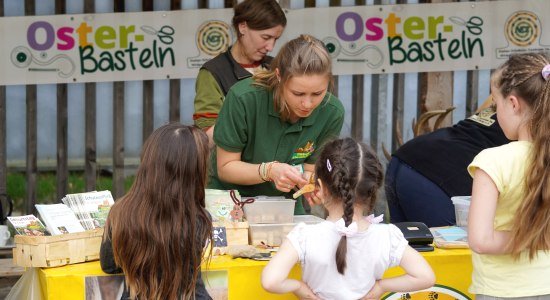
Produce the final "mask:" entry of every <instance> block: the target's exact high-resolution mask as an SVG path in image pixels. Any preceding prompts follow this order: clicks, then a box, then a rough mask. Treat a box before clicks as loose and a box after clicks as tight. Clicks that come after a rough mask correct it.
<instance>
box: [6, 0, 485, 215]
mask: <svg viewBox="0 0 550 300" xmlns="http://www.w3.org/2000/svg"><path fill="white" fill-rule="evenodd" d="M5 1H6V0H0V17H1V16H3V15H4V2H5ZM38 1H39V0H25V2H24V7H25V9H24V13H25V15H27V16H30V15H35V10H36V3H37V2H38ZM66 1H67V0H55V13H56V14H65V13H66V3H67V2H66ZM80 1H83V12H84V13H94V12H95V2H96V1H95V0H80ZM189 1H190V0H189ZM195 1H197V2H196V3H197V7H198V8H208V7H209V1H208V0H195ZM292 1H294V0H280V3H281V6H282V7H283V8H290V7H291V4H292ZM451 1H452V0H431V1H430V0H420V2H421V3H427V2H451ZM237 2H238V1H237V0H224V2H223V3H224V6H225V7H226V8H229V7H232V6H233V5H234V4H236V3H237ZM113 3H114V5H113V12H124V11H125V1H119V0H114V1H113ZM370 3H373V4H375V5H379V4H389V3H390V1H389V0H373V1H370ZM391 3H397V4H406V3H407V0H395V1H393V2H391ZM141 5H142V10H143V11H153V10H154V0H142V2H141ZM303 5H304V7H315V6H317V5H318V3H317V2H316V1H315V0H303ZM341 5H342V3H341V1H340V0H330V1H329V6H333V7H337V6H341ZM354 5H356V6H361V5H367V1H366V0H355V2H354ZM181 7H182V1H181V0H170V9H171V10H179V9H181ZM367 76H368V79H370V86H367V87H365V82H366V79H367ZM417 78H418V97H417V99H418V100H417V101H418V103H417V107H418V109H417V111H416V116H417V117H418V116H419V115H420V114H421V113H422V112H424V111H426V110H427V109H439V108H446V107H448V106H450V105H452V101H453V92H452V88H453V72H438V73H419V74H417ZM334 79H335V87H336V89H335V90H334V93H335V94H338V93H339V90H338V88H337V87H338V81H339V78H338V76H335V78H334ZM167 80H168V81H169V92H168V95H167V97H169V99H168V106H169V107H168V111H169V114H168V115H169V120H170V121H180V120H181V109H182V108H181V107H180V99H181V95H183V94H185V95H187V94H194V92H195V91H194V90H181V86H182V85H181V80H179V79H173V78H167ZM390 80H392V81H393V90H392V91H388V82H389V81H390ZM478 81H479V74H478V71H477V70H474V71H468V72H467V84H466V86H465V87H464V88H465V89H466V99H467V103H466V115H469V114H471V113H472V112H474V111H475V109H477V101H476V100H477V94H478V89H479V86H478V85H479V84H478ZM154 87H155V86H154V81H153V80H145V81H143V99H142V109H143V118H142V125H143V129H142V132H141V135H142V138H143V140H145V139H146V138H147V137H148V136H149V134H151V132H152V131H153V130H154V107H155V106H154ZM67 89H68V87H67V84H58V85H57V108H56V109H57V117H56V118H57V119H56V122H57V129H56V132H57V156H56V157H57V164H56V168H57V173H56V174H57V184H56V188H57V198H58V199H61V198H62V197H63V196H64V195H65V194H66V193H67V191H68V174H69V171H68V169H69V168H68V154H67V153H68V149H67V147H68V142H67V141H68V132H67V131H68V130H67V126H68V110H67V106H68V100H67ZM25 90H26V166H25V176H26V197H25V212H23V213H35V210H34V204H35V203H36V200H37V199H36V189H37V176H38V172H39V170H38V167H37V156H38V155H37V153H38V152H37V150H38V149H37V125H38V124H37V86H36V85H27V86H26V87H25ZM365 91H370V92H368V93H365ZM390 92H391V94H392V95H393V96H392V98H391V99H388V95H389V94H390ZM404 93H405V74H381V75H353V76H351V99H352V100H350V101H351V133H350V134H351V136H353V137H355V138H357V139H359V140H364V139H365V132H363V131H364V130H363V128H364V127H365V126H364V124H365V122H368V126H367V127H368V128H369V129H370V130H369V132H368V136H369V140H368V141H367V142H369V143H370V144H371V145H372V146H373V147H374V148H375V149H380V145H381V143H382V141H383V140H384V137H382V136H381V135H382V134H384V132H388V130H389V131H391V132H392V142H391V145H387V146H389V147H388V149H392V150H395V148H396V147H397V146H398V144H399V142H400V141H399V136H398V135H399V133H400V132H402V131H403V128H404V126H408V125H407V124H405V125H404V124H403V115H404V101H405V95H404ZM365 94H366V95H367V97H368V98H370V99H366V98H365ZM96 101H97V99H96V84H95V83H85V84H84V112H85V121H84V122H85V127H84V131H85V132H84V140H85V141H84V153H83V156H84V165H83V166H82V169H83V170H84V174H85V175H84V176H85V188H86V190H88V191H89V190H94V189H96V177H97V173H98V164H97V136H96V129H97V124H96V122H97V110H96ZM388 102H390V103H392V105H391V110H392V121H391V124H389V125H386V124H388V123H389V122H388V121H386V118H387V117H386V114H385V107H386V103H388ZM366 105H370V107H369V109H370V115H364V113H363V112H364V109H365V108H366V107H365V106H366ZM124 108H125V82H123V81H120V82H114V83H113V103H112V109H113V141H112V150H113V154H112V166H113V189H112V193H113V196H114V197H115V198H118V197H120V196H122V195H123V194H124V177H125V165H124V159H125V152H124V140H125V136H124ZM191 109H192V108H191ZM186 113H187V112H186ZM6 114H7V109H6V87H5V86H0V196H1V195H2V194H3V193H6V185H7V184H6V182H7V172H8V170H7V163H6V161H7V152H6V151H7V150H6V145H7V134H6ZM451 122H452V121H451V119H449V120H447V124H451ZM386 126H389V128H385V127H386ZM382 127H383V128H382Z"/></svg>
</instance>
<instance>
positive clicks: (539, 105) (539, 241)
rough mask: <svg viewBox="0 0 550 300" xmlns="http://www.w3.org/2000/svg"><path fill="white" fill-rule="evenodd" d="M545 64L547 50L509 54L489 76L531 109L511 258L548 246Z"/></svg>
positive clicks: (549, 114)
mask: <svg viewBox="0 0 550 300" xmlns="http://www.w3.org/2000/svg"><path fill="white" fill-rule="evenodd" d="M545 66H547V68H548V66H550V57H548V54H541V53H539V54H536V53H527V54H518V55H513V56H511V57H510V58H509V59H508V61H506V62H505V63H504V64H503V65H502V66H501V67H500V68H498V69H497V70H496V71H495V75H494V76H493V78H492V81H493V83H494V84H495V86H496V87H497V88H498V89H499V91H500V93H501V94H502V96H504V97H507V96H509V95H511V94H514V95H515V96H518V97H520V98H521V99H523V100H524V101H525V102H526V103H527V105H528V106H529V107H530V108H531V111H532V114H531V116H530V118H529V120H528V121H527V122H528V126H529V131H530V134H531V137H532V140H533V148H532V151H531V155H530V156H529V158H528V166H529V167H528V168H527V173H526V176H527V178H526V179H525V195H524V197H523V199H522V202H521V204H520V206H519V207H518V210H517V211H516V214H515V216H514V225H513V227H512V238H511V242H510V244H511V253H512V255H513V256H514V257H515V258H518V257H519V255H520V253H521V252H522V251H524V250H528V251H529V258H531V259H532V258H533V257H534V256H535V254H536V251H538V250H549V249H550V222H548V215H549V214H550V165H549V162H550V78H544V77H543V75H542V73H541V71H542V70H543V68H544V67H545Z"/></svg>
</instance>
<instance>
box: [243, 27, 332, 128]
mask: <svg viewBox="0 0 550 300" xmlns="http://www.w3.org/2000/svg"><path fill="white" fill-rule="evenodd" d="M276 70H279V76H277V72H276ZM302 75H326V76H327V77H328V78H329V86H328V90H329V91H331V90H332V86H333V84H334V80H333V79H332V61H331V58H330V55H329V53H328V51H327V49H326V48H325V45H324V44H323V42H321V41H319V40H318V39H316V38H314V37H313V36H311V35H307V34H302V35H300V36H299V37H297V38H295V39H293V40H290V41H289V42H287V43H286V44H284V45H283V47H281V49H280V50H279V53H278V54H277V56H276V57H275V58H274V59H273V61H272V62H271V66H270V69H269V70H261V71H258V72H256V74H255V75H254V76H253V78H254V84H256V85H259V86H263V87H265V88H267V89H268V90H270V91H273V102H274V105H275V111H278V112H279V114H280V115H281V119H282V120H283V121H286V120H288V119H289V117H290V110H289V108H288V105H287V104H286V101H285V99H283V97H282V95H283V89H284V88H285V84H286V82H287V81H288V80H290V79H291V78H292V77H295V76H302Z"/></svg>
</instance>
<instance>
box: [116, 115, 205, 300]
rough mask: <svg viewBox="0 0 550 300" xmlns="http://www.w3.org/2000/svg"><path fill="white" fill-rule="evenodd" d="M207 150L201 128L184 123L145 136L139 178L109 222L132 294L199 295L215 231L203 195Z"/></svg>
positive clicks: (150, 296) (149, 296) (154, 296)
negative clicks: (205, 258) (204, 261)
mask: <svg viewBox="0 0 550 300" xmlns="http://www.w3.org/2000/svg"><path fill="white" fill-rule="evenodd" d="M208 150H209V148H208V138H207V137H206V135H205V133H204V132H203V131H202V130H200V129H197V128H194V127H190V126H184V125H181V124H179V123H170V124H167V125H164V126H162V127H160V128H158V129H156V130H155V131H154V132H153V133H152V134H151V136H149V138H148V139H147V140H146V141H145V143H144V145H143V150H142V154H141V163H140V166H139V168H138V170H137V174H136V178H135V181H134V183H133V185H132V187H131V188H130V190H129V191H128V193H127V194H126V195H124V196H123V197H122V198H120V199H119V200H118V201H116V203H115V204H114V205H113V207H112V208H111V211H110V213H109V217H108V220H107V223H106V227H105V230H107V232H109V231H110V232H111V241H112V245H113V253H114V258H115V263H116V264H117V265H118V266H120V267H121V268H122V270H123V272H124V276H125V279H126V284H127V286H128V288H129V290H130V296H131V297H132V299H135V298H140V299H177V298H183V299H188V298H193V297H194V294H195V283H196V281H197V278H198V276H199V272H200V267H201V262H202V259H203V254H204V251H205V250H204V249H205V245H206V242H207V241H208V240H209V239H210V238H211V233H212V223H211V221H210V217H209V215H208V212H207V211H206V209H205V199H204V198H205V183H206V170H207V161H208V156H209V153H208ZM208 257H209V255H208Z"/></svg>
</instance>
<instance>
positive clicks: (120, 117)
mask: <svg viewBox="0 0 550 300" xmlns="http://www.w3.org/2000/svg"><path fill="white" fill-rule="evenodd" d="M114 3H115V7H114V11H115V12H124V11H125V8H124V1H115V2H114ZM124 193H125V191H124V81H115V82H113V197H114V198H115V199H117V198H120V197H122V196H123V195H124Z"/></svg>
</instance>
